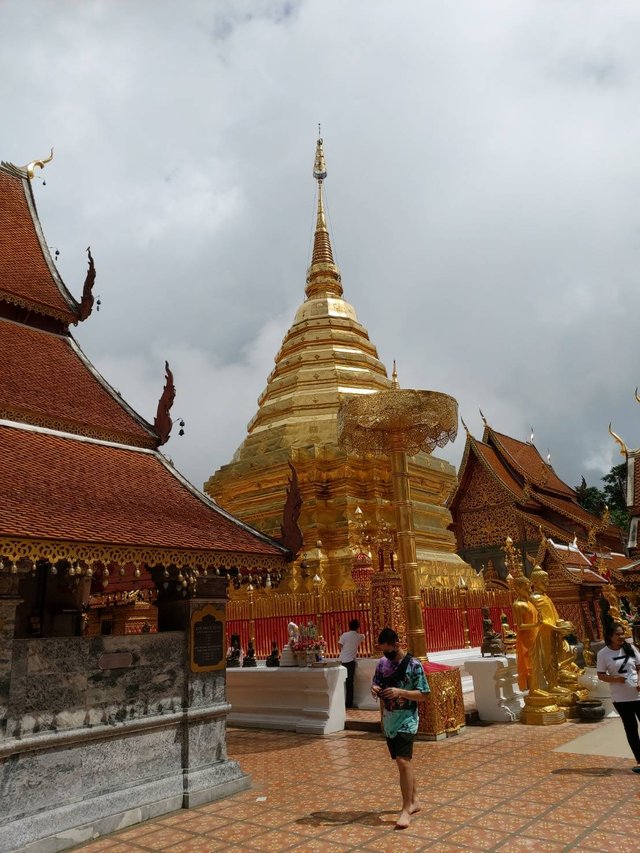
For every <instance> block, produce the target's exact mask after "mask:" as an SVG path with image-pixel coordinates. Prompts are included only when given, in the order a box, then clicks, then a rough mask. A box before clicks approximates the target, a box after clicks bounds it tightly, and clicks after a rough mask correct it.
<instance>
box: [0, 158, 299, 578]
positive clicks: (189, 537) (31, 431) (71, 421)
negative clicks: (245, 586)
mask: <svg viewBox="0 0 640 853" xmlns="http://www.w3.org/2000/svg"><path fill="white" fill-rule="evenodd" d="M89 259H90V266H89V273H88V275H87V281H86V282H85V289H84V293H83V299H82V301H81V302H77V301H76V300H75V299H74V298H73V297H72V296H71V294H70V293H69V291H68V290H67V288H66V287H65V285H64V283H63V281H62V279H61V278H60V276H59V274H58V272H57V270H56V267H55V265H54V263H53V261H52V259H51V257H50V255H49V251H48V248H47V245H46V243H45V240H44V237H43V235H42V229H41V226H40V222H39V220H38V215H37V211H36V206H35V200H34V197H33V192H32V188H31V183H30V174H29V169H28V168H27V167H25V168H24V169H19V168H17V167H15V166H13V165H12V164H7V163H2V164H0V340H1V341H2V353H3V358H2V363H1V364H0V460H1V461H0V471H1V473H2V481H3V500H2V502H1V506H0V557H2V558H4V561H5V563H6V561H9V562H13V563H15V562H19V561H20V560H28V561H30V562H32V563H33V565H34V567H35V563H36V561H38V560H47V561H48V562H49V563H53V562H55V561H56V560H68V561H76V562H77V561H79V560H85V561H88V562H93V561H101V562H102V563H103V564H104V565H105V566H106V565H108V564H109V563H110V562H112V561H115V562H116V563H119V564H121V565H126V564H129V563H132V562H135V563H136V564H138V565H139V564H145V563H146V564H148V565H158V564H160V565H162V564H164V565H167V564H175V565H176V566H181V565H185V566H187V565H189V566H193V567H196V566H199V567H206V566H216V567H218V566H232V567H234V568H238V569H239V570H242V569H246V570H250V569H260V568H265V569H279V568H283V567H284V564H285V562H286V560H287V559H289V558H290V555H289V554H288V552H287V550H286V549H285V548H284V547H283V546H282V545H280V544H279V543H277V542H275V541H274V540H272V539H270V538H269V537H267V536H265V535H263V534H261V533H259V532H258V531H256V530H255V529H253V528H251V527H250V526H249V525H247V524H245V523H243V522H241V521H239V520H238V519H236V518H234V517H233V516H231V515H229V514H228V513H227V512H225V511H224V510H222V509H221V508H220V507H218V506H217V505H216V504H215V503H214V502H213V501H212V500H210V499H209V498H208V497H206V496H205V495H203V494H202V493H201V492H199V491H198V490H197V489H195V488H194V487H193V486H192V485H191V484H190V483H188V482H187V481H186V480H185V479H184V478H183V477H182V476H181V475H180V474H179V473H178V472H177V471H176V470H175V468H174V467H173V465H172V464H171V462H170V461H169V460H168V459H167V458H166V457H164V456H163V455H162V454H161V453H160V452H159V450H158V448H159V447H160V445H161V444H162V443H163V441H164V440H165V437H164V436H163V435H161V433H160V432H159V428H158V429H156V427H155V426H153V425H152V424H150V423H148V422H147V421H145V420H144V419H143V418H142V417H140V415H138V414H137V413H136V412H135V411H134V410H133V409H132V408H131V407H130V406H128V405H127V403H125V402H124V400H122V398H121V397H120V395H119V393H118V392H117V391H115V390H114V389H113V388H112V387H111V386H110V385H109V384H108V383H107V382H106V381H105V379H104V378H103V377H102V376H100V374H99V373H98V371H97V370H96V369H95V367H94V366H93V365H92V364H91V363H90V361H89V360H88V359H87V357H86V356H85V355H84V354H83V352H82V350H81V349H80V347H79V346H78V344H77V343H76V342H75V341H74V339H73V338H72V336H71V334H70V331H69V325H70V324H72V323H73V324H75V323H78V322H79V321H81V320H83V319H85V318H86V316H88V314H89V313H90V307H91V304H92V297H91V294H90V290H91V286H92V283H93V279H94V278H95V269H94V267H93V260H92V258H91V256H89ZM170 392H171V393H172V392H173V386H172V385H171V389H170ZM171 393H170V394H169V396H171ZM171 402H172V399H171V400H169V401H168V402H167V401H166V400H165V403H166V407H165V419H166V417H168V409H169V408H170V404H171ZM169 426H170V421H169Z"/></svg>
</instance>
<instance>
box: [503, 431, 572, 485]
mask: <svg viewBox="0 0 640 853" xmlns="http://www.w3.org/2000/svg"><path fill="white" fill-rule="evenodd" d="M489 432H490V435H492V436H493V437H494V438H495V439H496V442H497V444H498V445H499V446H500V448H501V449H502V450H503V451H504V452H505V453H506V455H507V456H508V457H509V459H510V461H511V462H512V464H513V465H514V467H515V468H516V470H517V471H519V472H520V473H521V474H522V476H523V477H526V478H527V479H528V480H531V481H532V482H533V483H535V484H536V485H537V486H541V485H542V488H544V489H545V490H546V489H548V490H550V491H553V492H560V493H561V494H563V495H567V496H573V495H575V492H574V490H573V489H572V488H571V487H570V486H568V485H567V484H566V483H563V482H562V480H561V479H560V477H558V475H557V474H556V473H555V471H554V470H553V468H551V466H550V465H547V463H546V462H545V461H544V459H543V458H542V456H540V454H539V453H538V451H537V450H536V448H535V447H534V445H533V444H529V443H528V442H525V441H518V440H517V439H515V438H511V436H508V435H504V434H503V433H500V432H496V431H495V430H490V431H489Z"/></svg>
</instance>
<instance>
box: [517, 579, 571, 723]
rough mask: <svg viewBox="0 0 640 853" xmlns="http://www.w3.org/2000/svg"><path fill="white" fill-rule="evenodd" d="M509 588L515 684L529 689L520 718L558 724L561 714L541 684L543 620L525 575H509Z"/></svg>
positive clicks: (560, 721)
mask: <svg viewBox="0 0 640 853" xmlns="http://www.w3.org/2000/svg"><path fill="white" fill-rule="evenodd" d="M513 588H514V592H515V596H516V597H515V600H514V602H513V614H514V618H515V621H516V627H517V629H518V633H517V638H516V660H517V666H518V686H519V687H520V689H521V690H527V689H528V690H529V693H528V694H527V696H526V697H525V700H524V707H523V709H522V711H521V713H520V721H521V722H522V723H525V724H528V725H551V724H554V723H562V722H564V720H565V715H564V713H563V712H562V711H561V710H560V708H559V707H558V705H557V702H556V697H555V695H554V694H552V693H549V692H547V691H546V690H544V689H542V686H541V685H542V684H544V683H545V681H546V679H545V665H544V660H543V654H544V646H543V641H542V635H541V632H542V626H543V623H542V617H541V615H540V613H539V612H538V608H537V607H536V606H535V604H534V603H533V601H532V599H531V582H530V580H529V578H527V577H525V575H522V574H520V575H517V576H516V577H515V578H513Z"/></svg>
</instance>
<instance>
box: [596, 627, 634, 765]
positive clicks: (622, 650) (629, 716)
mask: <svg viewBox="0 0 640 853" xmlns="http://www.w3.org/2000/svg"><path fill="white" fill-rule="evenodd" d="M604 640H605V643H606V645H605V646H603V647H602V648H601V649H600V651H599V652H598V658H597V660H596V671H597V673H598V678H599V679H600V681H605V682H606V683H607V684H609V685H610V687H611V699H612V701H613V707H614V708H615V709H616V711H617V712H618V714H620V719H621V720H622V725H623V726H624V733H625V734H626V736H627V741H628V743H629V746H630V747H631V752H633V754H634V756H635V759H636V762H637V763H636V766H635V767H632V768H631V769H632V770H633V772H634V773H640V737H639V736H638V720H640V684H639V683H638V671H639V670H640V652H639V651H638V649H637V648H636V647H635V646H634V645H633V644H632V643H629V642H628V641H627V640H626V639H625V630H624V627H623V626H622V625H621V624H620V622H610V623H609V624H608V625H607V626H606V628H605V630H604Z"/></svg>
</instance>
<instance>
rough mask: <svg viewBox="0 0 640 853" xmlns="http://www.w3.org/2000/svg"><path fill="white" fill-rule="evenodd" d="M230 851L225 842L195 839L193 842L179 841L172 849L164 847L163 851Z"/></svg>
mask: <svg viewBox="0 0 640 853" xmlns="http://www.w3.org/2000/svg"><path fill="white" fill-rule="evenodd" d="M225 848H227V849H228V844H226V842H224V841H217V840H216V839H215V838H202V837H200V838H194V839H192V840H191V841H179V842H178V843H177V844H174V845H173V846H172V847H164V848H163V850H169V851H170V853H182V851H184V853H214V851H216V850H224V849H225Z"/></svg>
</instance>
